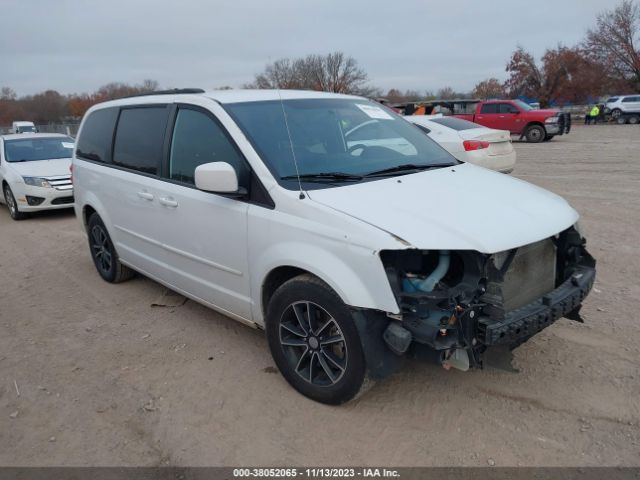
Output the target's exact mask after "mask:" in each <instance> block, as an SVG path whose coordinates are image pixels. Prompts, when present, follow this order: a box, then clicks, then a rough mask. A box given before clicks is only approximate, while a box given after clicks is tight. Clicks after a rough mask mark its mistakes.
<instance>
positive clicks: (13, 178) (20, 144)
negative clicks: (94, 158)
mask: <svg viewBox="0 0 640 480" xmlns="http://www.w3.org/2000/svg"><path fill="white" fill-rule="evenodd" d="M73 146H74V140H73V138H71V137H67V136H66V135H59V134H48V133H34V134H31V135H27V136H25V135H20V134H16V135H3V136H0V184H1V185H2V195H0V203H4V204H6V205H7V207H8V208H9V213H10V214H11V218H13V219H14V220H21V219H23V218H24V217H25V216H26V215H27V213H28V212H34V211H38V210H55V209H59V208H69V207H73V186H72V184H71V172H70V170H69V167H70V166H71V157H72V156H73Z"/></svg>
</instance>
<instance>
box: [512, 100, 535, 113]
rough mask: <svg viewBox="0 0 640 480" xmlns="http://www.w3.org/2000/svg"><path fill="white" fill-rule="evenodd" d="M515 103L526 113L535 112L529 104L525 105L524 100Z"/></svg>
mask: <svg viewBox="0 0 640 480" xmlns="http://www.w3.org/2000/svg"><path fill="white" fill-rule="evenodd" d="M515 103H517V104H518V106H519V107H520V108H521V109H522V110H524V111H527V112H528V111H529V110H533V107H532V106H531V105H529V104H528V103H524V102H523V101H522V100H515Z"/></svg>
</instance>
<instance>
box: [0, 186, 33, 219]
mask: <svg viewBox="0 0 640 480" xmlns="http://www.w3.org/2000/svg"><path fill="white" fill-rule="evenodd" d="M3 192H4V203H6V204H7V208H8V209H9V215H11V218H13V219H14V220H24V219H25V218H27V214H26V213H24V212H21V211H20V208H19V207H18V202H16V197H14V196H13V192H12V191H11V187H9V185H6V184H5V186H4V188H3Z"/></svg>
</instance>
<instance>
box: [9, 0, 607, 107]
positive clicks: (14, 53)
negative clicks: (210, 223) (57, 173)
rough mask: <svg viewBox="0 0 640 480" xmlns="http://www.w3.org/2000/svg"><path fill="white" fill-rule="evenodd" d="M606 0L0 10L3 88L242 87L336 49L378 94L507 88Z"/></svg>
mask: <svg viewBox="0 0 640 480" xmlns="http://www.w3.org/2000/svg"><path fill="white" fill-rule="evenodd" d="M615 3H617V2H614V1H611V0H554V1H550V0H537V1H535V2H533V1H531V0H527V1H524V0H440V1H435V0H386V1H379V0H375V1H373V0H324V1H310V0H282V1H279V0H232V1H226V2H222V1H213V0H178V1H176V0H174V1H173V2H167V1H161V0H155V1H151V0H101V1H94V0H25V1H16V0H0V18H1V19H2V22H0V24H1V26H0V86H10V87H12V88H13V89H14V90H16V91H17V92H18V94H19V95H24V94H31V93H35V92H39V91H42V90H45V89H55V90H58V91H59V92H61V93H73V92H78V93H80V92H91V91H94V90H95V89H97V88H98V87H99V86H101V85H104V84H106V83H109V82H114V81H119V82H127V83H140V82H142V80H144V79H153V80H157V81H158V82H159V83H160V85H161V86H162V87H202V88H215V87H219V86H223V85H230V86H233V87H240V86H242V84H244V83H246V82H249V81H251V80H253V77H254V74H256V73H259V72H260V71H261V70H262V69H263V68H264V66H265V64H266V63H267V62H269V61H273V60H276V59H278V58H282V57H295V56H303V55H306V54H309V53H328V52H332V51H336V50H341V51H344V52H345V53H347V54H348V55H351V56H353V57H354V58H355V59H356V60H357V61H358V62H359V64H360V66H361V67H362V68H364V70H365V71H366V72H367V73H368V74H369V77H370V83H371V84H372V85H375V86H378V87H381V88H382V89H384V90H387V89H389V88H392V87H395V88H399V89H402V90H404V89H415V90H418V91H420V92H424V90H426V89H429V90H437V89H438V88H441V87H444V86H451V87H453V88H454V89H456V90H460V91H468V90H471V89H472V88H473V86H474V85H475V83H476V82H477V81H479V80H482V79H484V78H487V77H491V76H495V77H498V78H499V79H501V80H503V79H505V71H504V69H505V64H506V62H507V59H508V57H509V55H510V53H511V52H512V51H513V50H514V48H515V47H516V45H517V44H521V45H522V46H524V47H525V48H526V49H528V50H530V51H532V52H533V53H534V54H535V55H536V56H537V57H539V56H540V55H541V54H542V53H543V52H544V50H545V48H547V47H554V46H555V45H556V44H557V43H558V42H562V43H563V44H565V45H573V44H575V43H576V42H578V41H579V40H580V39H581V38H582V37H583V35H584V32H585V30H586V28H588V27H589V26H591V25H593V24H594V21H595V16H596V14H597V13H598V12H599V11H601V10H602V9H603V8H608V7H612V6H613V5H615Z"/></svg>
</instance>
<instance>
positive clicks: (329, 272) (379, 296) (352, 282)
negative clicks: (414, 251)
mask: <svg viewBox="0 0 640 480" xmlns="http://www.w3.org/2000/svg"><path fill="white" fill-rule="evenodd" d="M357 257H358V256H357V255H353V256H352V257H350V258H351V259H352V260H353V261H354V262H355V263H353V264H352V263H351V262H349V263H347V262H346V261H343V260H342V259H341V258H339V257H338V256H337V255H335V254H334V253H333V252H329V251H327V250H324V249H321V248H319V247H317V246H316V247H312V246H310V245H295V244H293V245H292V244H277V245H274V246H273V247H271V248H269V249H268V250H267V251H265V252H262V253H261V255H260V257H259V258H257V259H255V261H252V262H251V263H252V265H253V266H254V268H253V274H252V277H253V278H254V280H253V282H252V291H253V292H255V293H254V295H253V296H254V307H253V319H254V321H255V322H256V323H258V324H264V322H265V312H266V310H267V305H268V302H269V300H270V299H271V297H272V295H273V293H274V292H275V291H276V290H277V289H278V287H279V286H280V285H282V284H283V283H284V282H286V281H287V280H289V279H291V278H293V277H296V276H298V275H302V274H305V273H307V274H311V275H313V276H315V277H316V278H318V279H320V280H321V281H323V282H324V283H326V284H327V285H328V286H329V287H330V288H331V289H332V290H333V291H334V292H336V294H337V295H338V296H339V297H340V299H341V300H342V301H343V302H344V303H345V304H347V305H349V306H352V307H358V308H369V309H375V310H381V311H386V312H392V313H397V312H398V311H399V309H398V305H397V302H396V299H395V297H394V295H393V292H392V291H391V286H390V285H389V281H388V279H387V276H386V273H385V271H384V267H383V266H382V262H381V261H380V260H379V258H378V257H377V256H376V257H375V258H369V259H368V260H369V262H371V261H373V262H375V263H369V262H367V264H362V263H359V262H356V259H357ZM370 257H373V256H370ZM359 267H360V268H359Z"/></svg>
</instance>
